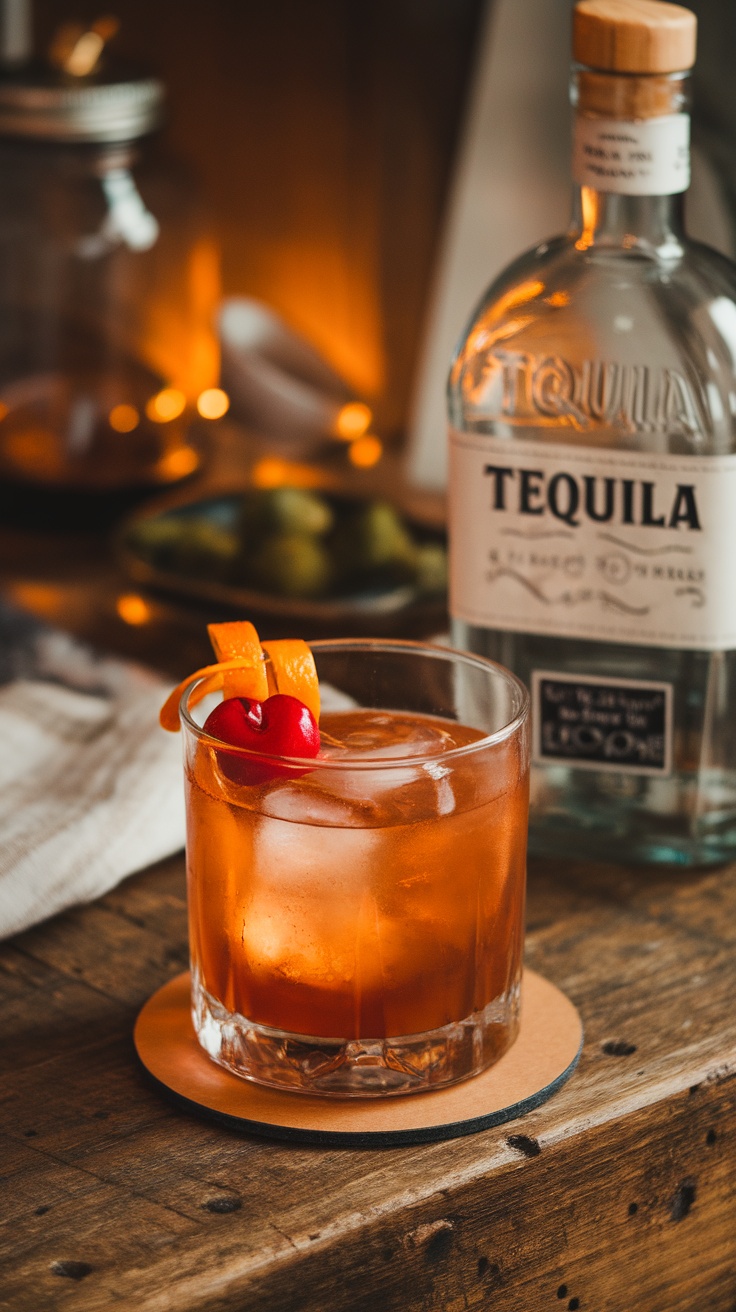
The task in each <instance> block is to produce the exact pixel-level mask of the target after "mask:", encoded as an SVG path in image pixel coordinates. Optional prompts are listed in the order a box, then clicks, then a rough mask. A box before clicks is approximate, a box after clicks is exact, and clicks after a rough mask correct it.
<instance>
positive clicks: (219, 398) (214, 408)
mask: <svg viewBox="0 0 736 1312" xmlns="http://www.w3.org/2000/svg"><path fill="white" fill-rule="evenodd" d="M229 409H230V397H229V396H228V394H227V392H223V390H222V388H221V387H208V388H207V389H206V390H205V391H204V392H200V394H199V396H198V397H197V410H198V411H199V413H200V414H201V416H202V418H203V419H222V416H223V415H226V414H227V412H228V410H229Z"/></svg>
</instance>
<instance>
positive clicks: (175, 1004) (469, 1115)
mask: <svg viewBox="0 0 736 1312" xmlns="http://www.w3.org/2000/svg"><path fill="white" fill-rule="evenodd" d="M134 1039H135V1046H136V1049H137V1052H138V1056H139V1057H140V1059H141V1061H142V1063H143V1065H144V1066H145V1068H146V1070H147V1071H148V1072H149V1073H150V1074H151V1075H152V1076H153V1078H154V1080H155V1081H156V1083H157V1084H158V1085H159V1086H161V1087H162V1088H163V1090H164V1092H167V1093H168V1094H173V1096H174V1099H175V1101H176V1102H178V1103H179V1104H180V1105H183V1106H184V1107H185V1108H187V1109H188V1110H190V1111H193V1112H196V1113H199V1114H200V1115H204V1116H208V1117H210V1118H214V1119H215V1120H218V1121H221V1122H224V1123H225V1124H226V1125H228V1126H230V1127H231V1128H233V1129H237V1130H241V1131H245V1132H248V1133H251V1134H262V1135H267V1136H268V1137H270V1138H275V1139H291V1140H293V1141H295V1142H299V1143H321V1144H327V1145H330V1146H336V1145H345V1146H348V1147H354V1148H357V1147H363V1148H365V1147H381V1146H384V1145H393V1144H405V1143H427V1142H429V1141H430V1140H434V1139H454V1138H457V1137H458V1136H459V1135H463V1134H475V1133H477V1131H479V1130H486V1129H488V1128H489V1127H491V1126H493V1125H502V1124H503V1123H504V1122H505V1121H510V1120H513V1119H514V1118H515V1117H517V1116H522V1115H524V1113H525V1112H528V1111H531V1110H532V1109H533V1108H535V1107H538V1106H539V1105H540V1103H543V1102H546V1100H547V1098H550V1097H551V1096H552V1094H553V1093H555V1092H556V1090H557V1089H559V1088H560V1087H561V1085H563V1084H564V1083H565V1081H566V1080H567V1079H568V1078H569V1076H570V1075H571V1074H572V1072H573V1071H574V1069H575V1067H576V1065H577V1061H578V1057H579V1056H580V1049H581V1046H582V1040H583V1027H582V1023H581V1020H580V1016H579V1014H578V1012H577V1010H576V1008H575V1007H574V1006H573V1004H572V1002H570V999H569V998H567V997H566V996H565V994H564V993H562V992H561V991H560V990H559V989H558V988H556V987H555V985H554V984H550V982H549V980H546V979H543V978H542V976H541V975H537V974H536V973H535V972H534V971H533V970H527V971H525V972H524V981H523V984H522V1001H521V1025H520V1027H519V1035H518V1038H517V1040H516V1042H515V1043H514V1044H513V1046H512V1047H511V1048H510V1049H509V1051H508V1052H506V1053H504V1055H503V1057H501V1058H500V1060H499V1061H497V1062H496V1064H495V1066H491V1067H490V1069H489V1070H487V1071H484V1072H483V1073H482V1074H481V1075H476V1076H475V1077H473V1078H472V1079H469V1080H465V1081H463V1083H461V1084H456V1085H454V1086H453V1087H452V1088H449V1089H438V1090H437V1091H436V1092H430V1093H412V1094H404V1095H401V1096H398V1097H390V1098H385V1099H378V1098H322V1097H314V1096H312V1095H310V1094H302V1093H281V1092H278V1091H276V1090H274V1089H266V1088H262V1087H261V1086H260V1085H257V1084H252V1083H251V1082H250V1081H249V1080H242V1079H239V1078H238V1076H237V1075H232V1074H231V1073H230V1072H229V1071H227V1070H225V1069H224V1068H223V1067H221V1066H218V1065H217V1064H216V1063H215V1062H213V1061H212V1060H211V1059H210V1058H209V1057H208V1056H207V1055H206V1053H205V1052H204V1051H203V1049H202V1048H200V1046H199V1044H198V1042H197V1039H196V1037H195V1034H194V1029H193V1028H192V1021H191V1016H190V1011H189V973H188V972H185V973H184V974H183V975H178V976H177V977H176V979H172V980H170V981H169V983H168V984H164V986H163V988H160V989H159V990H158V992H157V993H154V995H153V997H152V998H149V1000H148V1002H147V1003H146V1004H145V1006H144V1007H143V1009H142V1011H141V1013H140V1015H139V1017H138V1020H137V1022H136V1026H135V1033H134Z"/></svg>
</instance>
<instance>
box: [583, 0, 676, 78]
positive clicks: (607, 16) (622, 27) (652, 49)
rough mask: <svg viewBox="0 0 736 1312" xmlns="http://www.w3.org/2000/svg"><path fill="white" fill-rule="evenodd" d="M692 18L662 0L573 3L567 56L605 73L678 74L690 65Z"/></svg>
mask: <svg viewBox="0 0 736 1312" xmlns="http://www.w3.org/2000/svg"><path fill="white" fill-rule="evenodd" d="M696 31H697V19H696V17H695V14H693V13H691V12H690V10H689V9H683V7H682V5H670V4H666V3H665V0H578V3H577V4H576V6H575V10H574V15H573V37H572V53H573V58H574V59H575V60H576V61H577V63H579V64H585V65H586V66H587V67H588V68H597V69H600V70H601V71H602V72H609V73H678V72H681V71H682V70H683V69H686V68H692V66H693V64H694V63H695V37H696Z"/></svg>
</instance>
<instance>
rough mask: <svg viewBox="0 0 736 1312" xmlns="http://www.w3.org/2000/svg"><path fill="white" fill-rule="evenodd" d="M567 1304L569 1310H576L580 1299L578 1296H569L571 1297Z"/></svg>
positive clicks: (573, 1311)
mask: <svg viewBox="0 0 736 1312" xmlns="http://www.w3.org/2000/svg"><path fill="white" fill-rule="evenodd" d="M567 1306H568V1308H569V1309H570V1312H576V1310H577V1308H579V1307H580V1299H579V1298H571V1299H570V1302H569V1303H568V1305H567Z"/></svg>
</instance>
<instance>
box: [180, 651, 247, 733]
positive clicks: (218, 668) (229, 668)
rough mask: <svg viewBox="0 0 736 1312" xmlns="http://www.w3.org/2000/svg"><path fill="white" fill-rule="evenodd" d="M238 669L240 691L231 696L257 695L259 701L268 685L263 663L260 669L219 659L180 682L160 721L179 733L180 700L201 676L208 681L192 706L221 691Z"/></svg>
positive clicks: (190, 700) (193, 694)
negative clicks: (210, 694)
mask: <svg viewBox="0 0 736 1312" xmlns="http://www.w3.org/2000/svg"><path fill="white" fill-rule="evenodd" d="M236 671H237V680H235V679H233V682H237V691H233V692H231V693H230V694H229V695H230V696H231V697H253V698H255V700H256V701H260V700H261V689H262V688H263V687H264V686H265V681H266V675H265V670H264V667H263V662H261V665H260V668H255V667H254V666H251V665H244V664H243V662H242V660H241V661H237V660H235V661H218V662H217V664H215V665H203V666H202V669H201V670H195V671H194V674H189V675H188V676H187V678H186V679H182V681H181V683H179V684H177V686H176V687H175V689H174V691H173V692H172V693H170V694H169V696H168V697H167V698H166V701H165V702H164V704H163V706H162V707H161V710H160V712H159V717H158V718H159V723H160V724H161V728H162V729H168V731H169V733H176V732H177V730H178V728H179V702H180V701H181V699H182V695H183V694H184V693H185V692H186V690H187V688H188V687H189V686H190V684H192V683H196V681H197V679H202V680H203V681H204V682H203V683H202V684H201V685H200V687H199V688H197V689H196V691H195V692H193V693H192V696H191V697H190V699H189V705H190V706H196V705H197V702H201V700H202V698H203V697H206V696H207V694H208V693H210V692H217V690H218V689H219V688H223V687H224V685H225V679H226V677H227V676H228V674H229V673H231V672H232V673H233V674H235V672H236Z"/></svg>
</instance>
